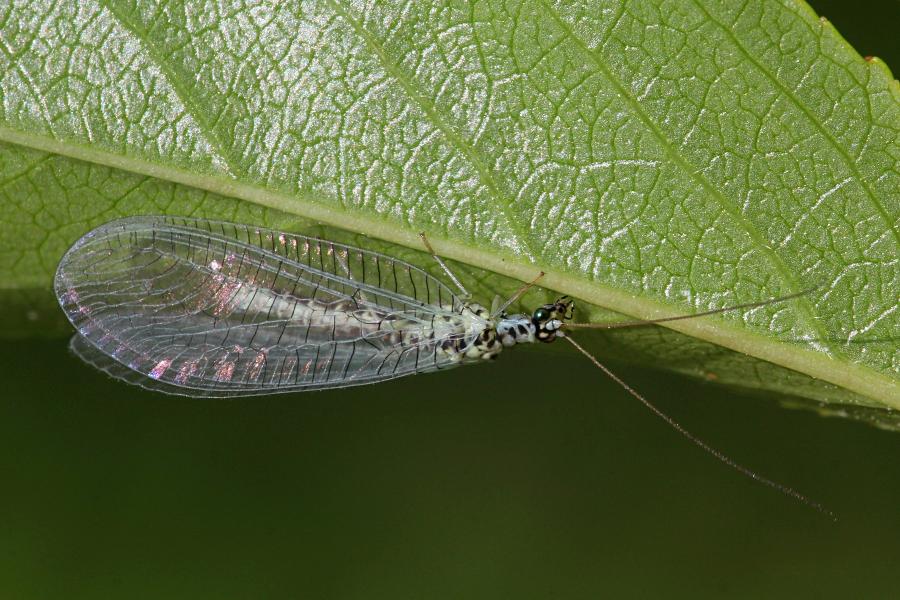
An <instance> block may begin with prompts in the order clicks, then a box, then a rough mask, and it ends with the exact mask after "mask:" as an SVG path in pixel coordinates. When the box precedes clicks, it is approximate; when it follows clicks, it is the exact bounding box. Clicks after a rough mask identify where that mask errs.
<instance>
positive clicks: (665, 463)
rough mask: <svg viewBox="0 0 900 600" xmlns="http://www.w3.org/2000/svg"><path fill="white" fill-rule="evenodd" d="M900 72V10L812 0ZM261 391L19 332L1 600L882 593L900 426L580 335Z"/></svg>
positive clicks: (897, 578) (895, 574)
mask: <svg viewBox="0 0 900 600" xmlns="http://www.w3.org/2000/svg"><path fill="white" fill-rule="evenodd" d="M813 4H814V7H815V8H816V10H817V11H818V12H819V13H820V14H824V15H825V16H827V17H829V18H830V19H831V20H832V21H833V22H834V23H835V25H836V27H837V28H838V29H839V30H840V31H841V32H842V33H843V34H844V36H845V37H846V38H847V39H848V40H849V41H850V42H851V43H852V44H854V46H855V47H856V48H857V49H858V50H859V52H860V53H861V54H864V55H865V54H874V55H878V56H880V57H882V58H883V59H884V60H885V61H886V62H887V63H888V64H889V65H893V66H894V67H895V68H900V43H898V36H897V34H896V24H897V16H898V14H897V13H898V10H897V9H898V5H897V3H896V2H895V1H893V0H891V1H889V2H885V3H883V5H882V6H881V7H877V6H876V5H875V3H846V2H837V1H831V2H823V1H818V2H814V3H813ZM555 350H556V351H552V352H550V351H548V350H547V349H541V348H528V349H521V350H519V349H517V350H516V351H515V352H511V353H509V354H508V355H504V356H503V357H502V360H500V361H498V363H497V364H492V365H484V366H477V367H471V368H465V369H458V370H455V371H449V372H444V373H438V374H434V375H423V376H420V377H415V378H409V379H406V380H400V381H396V382H393V383H386V384H382V385H379V386H370V387H364V388H355V389H348V390H339V391H334V392H320V393H314V394H305V395H290V396H283V397H271V398H250V399H242V400H231V401H221V400H189V399H182V398H171V397H166V396H161V395H158V394H152V393H149V392H144V391H142V390H138V389H134V388H130V387H127V386H124V385H122V384H119V383H117V382H114V381H112V380H109V379H107V378H106V377H105V376H103V375H102V374H99V373H96V372H94V371H91V370H90V369H88V368H86V367H85V366H83V365H81V364H80V363H79V362H77V360H76V359H75V358H73V357H71V356H70V355H69V354H68V352H67V350H66V344H65V342H64V341H63V340H61V339H60V340H50V341H16V342H14V343H12V342H6V343H5V344H4V345H3V346H2V348H0V377H2V378H3V381H4V384H3V388H4V389H3V391H2V396H0V398H2V400H0V482H2V484H0V485H2V487H0V598H3V599H5V598H29V599H30V598H66V599H77V598H129V599H139V598H154V599H157V598H165V599H176V598H179V599H180V598H391V599H395V598H398V599H399V598H596V597H600V596H604V595H611V596H614V597H634V598H642V597H712V598H718V597H729V598H761V597H768V598H771V597H785V598H787V597H791V598H797V597H801V598H848V597H861V598H880V597H891V596H894V595H895V594H896V593H897V589H898V583H900V566H898V565H900V468H898V466H900V434H896V433H888V432H885V431H880V430H877V429H874V428H871V427H869V426H866V425H862V424H858V423H854V422H851V421H844V420H839V419H823V418H820V417H818V416H816V415H815V414H813V413H809V412H799V411H789V410H784V409H781V408H779V407H778V406H777V404H776V403H775V402H774V401H773V400H770V399H762V398H750V397H745V396H742V395H740V393H738V392H734V391H731V390H728V389H723V388H720V387H717V386H713V385H710V384H703V383H700V382H697V381H694V380H688V379H684V378H681V377H677V376H674V375H668V374H663V373H659V372H653V371H641V370H637V369H633V368H627V367H624V366H621V365H614V366H616V368H617V370H618V371H619V372H620V374H621V375H622V376H623V377H624V378H626V380H628V381H630V382H632V383H633V384H634V385H635V386H636V387H637V388H639V389H640V390H641V391H642V392H644V393H645V394H646V395H647V396H648V397H650V398H652V399H653V400H655V401H656V402H657V403H658V404H659V405H660V407H662V408H663V409H664V410H666V411H668V412H670V413H671V414H672V415H673V416H675V417H676V418H677V419H678V420H680V421H681V422H683V423H684V424H685V425H687V426H688V428H689V429H691V430H693V431H694V432H696V433H697V434H699V435H700V436H701V437H702V438H704V439H705V440H706V441H708V442H709V443H710V444H712V445H713V446H716V447H718V448H721V449H723V450H724V451H726V452H727V453H729V454H730V455H732V456H733V457H735V458H736V459H737V460H739V461H741V462H743V463H745V464H747V465H748V466H750V467H752V468H754V469H756V470H758V471H760V472H761V473H763V474H765V475H767V476H770V477H772V478H775V479H777V480H779V481H783V482H786V483H788V484H790V485H792V486H795V487H797V488H798V489H800V490H801V491H803V492H805V493H807V494H809V495H810V496H812V497H813V498H815V499H816V500H819V501H820V502H822V503H823V504H825V505H827V506H828V507H829V508H831V509H832V510H834V511H835V512H836V513H837V514H838V516H839V518H840V520H839V521H838V522H837V523H832V522H831V521H830V520H828V519H827V518H825V517H823V516H822V515H820V514H818V513H816V512H814V511H813V510H811V509H809V508H807V507H804V506H802V505H800V504H798V503H796V502H794V501H792V500H790V499H789V498H786V497H784V496H782V495H780V494H778V493H775V492H773V491H772V490H770V489H767V488H765V487H763V486H761V485H758V484H755V483H754V482H752V481H750V480H748V479H746V478H744V477H741V476H740V475H738V474H736V473H735V472H733V471H731V470H729V469H728V468H726V467H724V466H722V465H721V464H719V463H718V462H716V461H715V460H714V459H712V458H710V457H708V456H706V455H704V454H703V453H702V452H701V451H699V450H698V449H697V448H695V447H693V446H692V445H690V444H689V443H688V442H687V441H686V440H684V439H683V438H681V437H680V436H679V435H678V434H677V433H676V432H674V431H673V430H671V429H670V428H668V427H667V426H665V425H664V424H663V423H662V422H660V421H659V420H658V419H655V418H654V417H653V416H651V415H650V414H649V413H648V412H647V411H646V410H645V409H644V408H643V407H642V406H640V405H638V404H637V403H636V402H634V401H633V400H632V399H630V398H629V397H628V396H626V395H625V393H624V392H623V391H622V390H621V389H619V388H617V387H616V385H615V384H614V383H612V382H610V381H608V380H606V379H605V378H604V377H603V376H602V374H600V373H599V372H598V371H597V370H596V369H594V368H593V367H592V366H591V365H590V364H589V363H588V362H587V361H586V360H584V359H583V358H582V357H580V356H578V355H575V354H573V353H572V352H570V351H569V350H567V349H560V348H557V349H555Z"/></svg>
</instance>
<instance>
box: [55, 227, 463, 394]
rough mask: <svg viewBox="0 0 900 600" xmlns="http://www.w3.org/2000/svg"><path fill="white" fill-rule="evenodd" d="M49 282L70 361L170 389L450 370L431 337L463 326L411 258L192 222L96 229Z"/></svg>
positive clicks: (255, 387) (443, 338)
mask: <svg viewBox="0 0 900 600" xmlns="http://www.w3.org/2000/svg"><path fill="white" fill-rule="evenodd" d="M55 287H56V293H57V296H58V298H59V301H60V305H61V306H62V307H63V310H64V311H65V312H66V315H67V316H68V317H69V319H70V321H71V322H72V324H73V325H74V326H75V327H76V328H77V329H78V331H79V335H80V336H81V337H82V338H83V340H81V341H78V340H76V342H75V343H74V344H73V349H74V350H75V351H76V353H77V354H78V355H79V356H82V358H84V359H85V360H87V361H88V362H90V363H92V364H94V365H95V366H97V367H98V368H101V369H103V370H104V371H106V372H108V373H110V374H112V375H113V376H116V377H119V378H122V379H129V380H132V381H133V382H136V383H139V384H141V385H144V386H145V387H152V388H153V389H159V390H161V391H167V392H169V393H183V394H187V395H196V396H231V395H252V394H266V393H277V392H287V391H294V390H308V389H322V388H330V387H342V386H348V385H359V384H363V383H374V382H377V381H383V380H386V379H391V378H394V377H400V376H402V375H408V374H411V373H416V372H423V371H430V370H435V369H440V368H446V367H451V366H454V364H455V363H454V362H453V361H452V360H451V357H450V355H449V354H447V353H445V352H442V350H441V349H442V344H447V342H448V340H450V341H452V340H453V339H454V338H457V339H459V338H462V337H463V336H464V333H465V332H464V329H463V327H462V322H461V317H460V316H459V313H458V312H457V311H456V310H455V309H457V308H459V307H460V306H461V301H460V299H459V298H457V297H456V296H455V295H454V294H453V293H452V291H451V290H450V289H449V288H448V287H447V286H446V285H445V284H444V283H442V282H440V281H439V280H437V279H435V278H433V277H431V276H430V275H428V274H427V273H425V272H424V271H422V270H421V269H418V268H417V267H414V266H412V265H409V264H407V263H405V262H402V261H399V260H397V259H394V258H391V257H388V256H385V255H382V254H378V253H375V252H369V251H366V250H362V249H359V248H353V247H350V246H345V245H342V244H337V243H333V242H328V241H324V240H319V239H315V238H309V237H305V236H299V235H294V234H289V233H281V232H277V231H272V230H268V229H262V228H256V227H249V226H244V225H236V224H232V223H224V222H217V221H206V220H200V219H185V218H171V217H133V218H128V219H122V220H118V221H113V222H110V223H107V224H105V225H102V226H101V227H99V228H97V229H95V230H93V231H91V232H90V233H88V234H87V235H85V236H84V237H83V238H82V239H81V240H79V241H78V242H76V244H75V245H74V246H73V247H72V248H71V249H70V250H69V251H68V252H67V253H66V255H65V257H63V259H62V261H61V262H60V265H59V268H58V270H57V273H56V280H55ZM82 341H83V342H85V343H81V342H82ZM94 350H95V351H96V352H94ZM131 373H137V374H140V375H142V376H145V377H146V378H149V381H148V380H147V379H143V380H142V381H141V380H140V379H139V380H137V381H134V379H135V378H134V377H132V376H131Z"/></svg>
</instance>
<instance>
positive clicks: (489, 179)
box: [328, 0, 538, 260]
mask: <svg viewBox="0 0 900 600" xmlns="http://www.w3.org/2000/svg"><path fill="white" fill-rule="evenodd" d="M328 4H330V5H331V7H332V8H333V9H334V11H335V12H336V13H337V14H338V15H339V16H340V17H341V18H342V19H344V20H345V21H346V22H347V23H348V24H349V25H350V27H352V28H353V31H354V32H355V33H356V34H357V35H358V36H359V37H360V38H362V40H363V41H364V42H365V43H366V45H368V46H369V48H370V49H371V50H372V51H373V52H374V53H375V55H376V56H377V57H378V60H379V61H380V62H381V64H382V66H383V67H384V68H385V70H386V71H387V72H388V73H389V74H390V75H391V77H393V78H394V80H396V81H397V83H398V84H399V85H400V87H401V88H402V89H403V91H404V93H405V94H406V95H407V96H408V97H409V98H410V100H412V101H413V102H415V104H416V105H417V106H418V107H419V108H420V109H421V110H422V111H423V112H424V113H425V115H426V116H427V117H428V118H429V119H430V120H431V122H432V124H433V125H434V126H435V127H436V128H437V129H438V130H440V132H441V133H442V134H443V136H444V138H445V139H446V140H447V141H448V142H449V143H450V144H451V145H452V146H453V147H455V148H456V149H457V150H458V151H459V152H461V153H462V155H463V156H464V157H465V158H466V160H468V161H469V164H471V165H472V166H473V167H474V168H475V171H476V172H477V173H478V177H479V179H480V180H481V182H482V184H483V185H484V186H485V187H486V188H487V189H488V191H489V192H490V196H491V198H492V199H493V204H494V206H495V207H496V209H497V210H498V211H499V212H500V213H501V214H502V215H503V217H504V219H505V220H506V222H507V225H508V227H509V228H510V230H511V231H512V232H513V234H514V235H515V237H516V242H518V243H517V244H516V245H517V246H518V247H520V248H521V249H522V250H523V251H524V252H525V253H526V254H527V255H528V258H530V259H532V260H534V259H535V257H536V256H538V253H537V252H536V251H535V249H534V248H533V244H532V242H531V238H530V236H529V234H528V232H527V231H526V230H525V228H524V227H523V226H522V225H521V224H520V222H519V220H518V219H516V218H515V214H513V213H512V211H511V210H510V209H511V202H509V201H503V200H502V198H503V195H502V194H501V193H500V190H499V188H498V186H497V183H496V182H495V181H494V176H493V174H492V173H491V171H490V169H489V168H488V167H487V165H486V164H485V163H486V161H485V159H484V158H483V157H481V156H480V155H479V153H478V151H477V150H476V149H475V148H474V147H473V146H472V145H470V144H468V143H467V142H466V141H465V140H464V139H463V138H462V136H460V135H459V133H457V132H456V131H454V130H453V128H452V127H450V125H448V124H447V123H445V122H444V119H443V118H441V115H440V114H439V113H438V112H437V109H436V108H435V106H434V104H433V103H432V102H431V101H430V100H428V99H427V98H426V97H425V95H424V94H422V93H421V92H420V91H419V90H418V89H417V86H416V83H415V81H413V80H412V79H411V78H410V77H409V76H408V75H407V74H405V73H404V72H403V71H402V70H401V69H400V68H399V67H398V66H397V65H396V64H395V63H394V62H393V61H392V60H391V59H390V57H388V55H387V52H386V51H385V49H384V47H383V46H382V45H381V43H380V42H379V41H378V39H377V38H376V37H375V36H374V35H373V34H372V33H371V32H370V31H368V30H367V29H366V28H365V27H363V26H362V24H361V23H359V22H358V21H357V20H356V19H354V18H353V17H352V16H350V14H349V13H348V12H347V11H346V10H345V9H344V7H343V5H341V4H340V2H338V1H337V0H328Z"/></svg>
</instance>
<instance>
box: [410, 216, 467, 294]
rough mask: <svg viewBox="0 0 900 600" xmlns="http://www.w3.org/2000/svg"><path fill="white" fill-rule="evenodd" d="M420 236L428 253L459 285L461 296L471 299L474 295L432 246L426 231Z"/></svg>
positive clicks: (456, 284) (454, 282)
mask: <svg viewBox="0 0 900 600" xmlns="http://www.w3.org/2000/svg"><path fill="white" fill-rule="evenodd" d="M419 237H420V238H422V243H423V244H425V249H426V250H427V251H428V254H430V255H431V256H432V258H434V260H436V261H437V263H438V264H439V265H440V266H441V269H442V270H443V271H444V273H446V274H447V277H449V278H450V280H451V281H452V282H453V284H454V285H455V286H456V287H457V289H458V290H459V295H460V297H461V298H462V299H463V300H469V299H470V298H471V297H472V294H470V293H469V290H467V289H466V288H465V286H463V284H462V282H460V280H459V279H457V277H456V275H454V274H453V271H451V270H450V267H448V266H447V265H446V264H445V263H444V261H443V260H442V259H441V257H440V256H438V255H437V254H436V253H435V251H434V248H432V247H431V243H430V242H429V241H428V238H427V237H425V232H424V231H422V232H420V233H419Z"/></svg>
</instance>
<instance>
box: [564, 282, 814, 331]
mask: <svg viewBox="0 0 900 600" xmlns="http://www.w3.org/2000/svg"><path fill="white" fill-rule="evenodd" d="M816 289H817V288H810V289H808V290H803V291H802V292H796V293H794V294H789V295H787V296H779V297H778V298H770V299H769V300H762V301H760V302H747V303H746V304H735V305H734V306H726V307H725V308H715V309H713V310H707V311H703V312H698V313H694V314H692V315H680V316H677V317H663V318H662V319H647V320H635V321H619V322H617V323H566V329H621V328H623V327H640V326H641V325H655V324H657V323H666V322H668V321H681V320H684V319H696V318H697V317H705V316H708V315H717V314H719V313H724V312H729V311H732V310H741V309H742V308H758V307H760V306H768V305H770V304H776V303H778V302H784V301H785V300H792V299H794V298H799V297H800V296H805V295H806V294H808V293H810V292H813V291H815V290H816Z"/></svg>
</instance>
